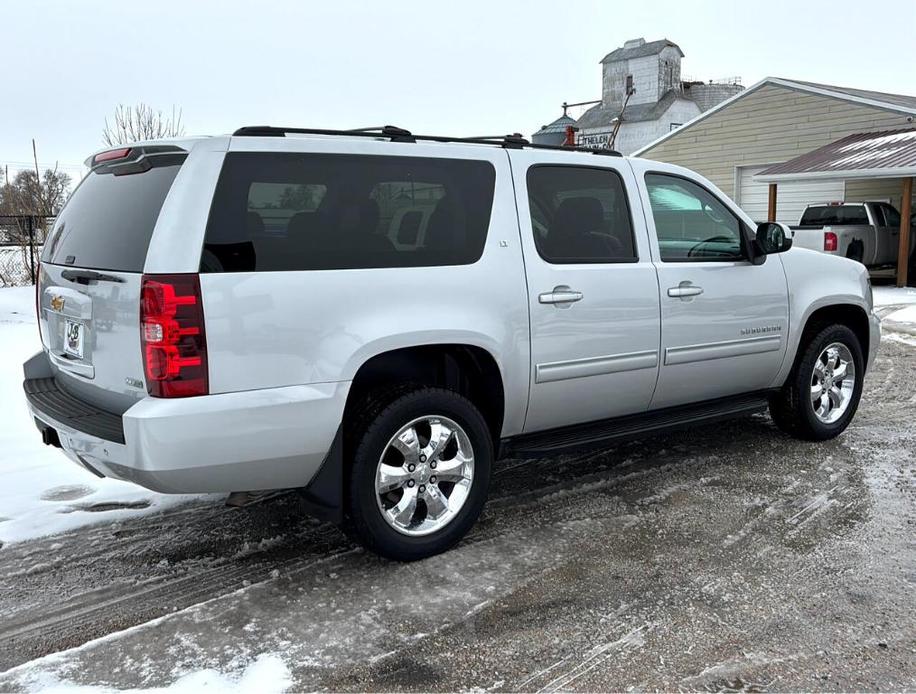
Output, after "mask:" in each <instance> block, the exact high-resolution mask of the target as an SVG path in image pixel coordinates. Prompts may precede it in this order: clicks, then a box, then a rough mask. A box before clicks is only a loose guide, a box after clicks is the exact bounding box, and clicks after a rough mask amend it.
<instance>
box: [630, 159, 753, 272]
mask: <svg viewBox="0 0 916 694" xmlns="http://www.w3.org/2000/svg"><path fill="white" fill-rule="evenodd" d="M646 187H647V189H648V192H649V202H650V203H651V206H652V217H653V219H654V220H655V232H656V234H657V236H658V248H659V253H660V255H661V259H662V260H663V261H667V262H690V261H694V262H700V261H710V260H712V261H716V260H723V261H724V260H741V259H742V258H743V257H744V240H743V236H742V234H743V231H742V225H741V221H740V220H739V219H738V217H736V216H735V214H734V213H733V212H732V211H731V210H730V209H728V207H726V206H725V204H724V203H722V202H721V201H720V200H719V199H718V198H717V197H715V196H714V195H713V194H712V193H710V192H709V191H708V190H706V189H705V188H703V187H702V186H700V185H698V184H696V183H694V182H693V181H689V180H687V179H685V178H681V177H679V176H671V175H667V174H654V173H650V174H646Z"/></svg>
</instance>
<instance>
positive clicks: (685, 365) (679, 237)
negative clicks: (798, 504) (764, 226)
mask: <svg viewBox="0 0 916 694" xmlns="http://www.w3.org/2000/svg"><path fill="white" fill-rule="evenodd" d="M645 164H646V163H644V162H639V163H638V164H637V163H636V162H634V167H638V166H645ZM649 164H650V163H649ZM637 172H638V173H637V175H642V176H644V178H645V182H646V186H645V192H644V204H645V207H646V211H647V213H648V212H650V211H651V214H647V217H648V218H649V220H650V223H651V224H652V225H653V226H654V228H655V235H654V237H655V238H657V245H656V246H655V251H656V258H657V262H656V266H657V269H658V281H659V293H660V299H661V317H662V340H661V362H662V364H661V368H660V372H659V379H658V386H657V388H656V391H655V396H654V397H653V399H652V404H651V408H652V409H657V408H662V407H670V406H673V405H681V404H684V403H690V402H699V401H702V400H710V399H714V398H720V397H725V396H729V395H736V394H740V393H747V392H752V391H757V390H763V389H766V388H769V387H771V386H772V385H773V380H774V378H775V377H776V375H777V373H778V372H779V369H780V367H781V366H782V361H783V357H784V355H785V351H786V339H787V337H788V335H787V333H788V317H789V315H788V310H789V309H788V290H787V285H786V277H785V272H784V271H783V268H782V262H781V260H780V259H779V257H777V256H770V257H768V258H766V259H765V262H764V263H763V264H761V265H754V264H753V263H751V262H750V260H749V259H748V245H749V244H748V238H749V236H748V235H749V234H750V231H749V229H748V228H747V225H746V223H745V222H744V221H742V219H741V218H740V217H739V215H738V214H737V212H735V211H734V210H733V209H732V208H731V207H730V206H729V205H727V204H726V203H725V202H723V200H721V199H720V198H719V197H718V196H717V195H716V194H714V193H713V192H711V190H710V189H707V188H706V187H704V186H701V185H700V184H699V183H698V182H695V181H692V180H690V179H687V178H684V177H681V176H679V175H676V174H673V173H660V172H652V171H639V169H638V168H637Z"/></svg>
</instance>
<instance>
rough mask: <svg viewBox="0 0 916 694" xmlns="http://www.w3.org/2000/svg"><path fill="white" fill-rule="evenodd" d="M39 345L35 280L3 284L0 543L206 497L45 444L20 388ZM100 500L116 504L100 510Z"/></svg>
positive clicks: (0, 294) (0, 307)
mask: <svg viewBox="0 0 916 694" xmlns="http://www.w3.org/2000/svg"><path fill="white" fill-rule="evenodd" d="M40 349H41V344H40V342H39V337H38V327H37V325H36V321H35V289H34V287H12V288H2V289H0V394H2V397H0V478H2V479H3V485H2V486H0V543H10V542H18V541H22V540H27V539H30V538H34V537H40V536H43V535H50V534H53V533H59V532H63V531H66V530H71V529H73V528H77V527H80V526H84V525H88V524H91V523H99V522H106V521H112V520H121V519H124V518H127V517H132V516H136V515H138V514H140V513H150V512H153V511H157V510H159V509H161V508H163V507H165V506H172V505H175V504H178V503H183V502H187V501H189V500H191V499H199V498H201V497H194V496H170V495H161V494H155V493H153V492H150V491H147V490H145V489H142V488H140V487H137V486H135V485H132V484H128V483H126V482H117V481H115V480H108V479H99V478H97V477H96V476H95V475H93V474H91V473H89V472H87V471H86V470H84V469H83V468H81V467H80V466H78V465H77V464H76V463H73V462H71V461H70V460H69V459H68V458H66V457H65V456H64V454H63V453H62V452H61V451H60V450H58V449H56V448H51V447H50V446H45V445H44V444H42V442H41V436H40V434H39V433H38V430H37V429H36V428H35V424H34V422H33V421H32V419H31V418H30V417H29V413H28V410H27V409H26V404H25V396H24V394H23V391H22V379H23V376H22V362H24V361H25V360H26V359H28V358H29V357H30V356H32V355H33V354H34V353H35V352H37V351H39V350H40ZM209 498H211V499H213V500H214V501H216V500H217V499H218V497H209ZM100 504H105V505H106V506H105V507H104V508H111V507H110V506H108V505H109V504H111V505H113V506H114V508H111V510H97V508H98V505H100ZM94 507H95V508H94Z"/></svg>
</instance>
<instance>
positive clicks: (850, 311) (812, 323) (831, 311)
mask: <svg viewBox="0 0 916 694" xmlns="http://www.w3.org/2000/svg"><path fill="white" fill-rule="evenodd" d="M834 324H839V325H845V326H846V327H847V328H849V329H850V330H852V332H854V333H855V335H856V337H857V338H859V344H860V345H862V354H863V355H864V356H865V357H866V359H867V356H868V349H869V344H868V342H869V339H870V333H869V329H868V316H867V315H866V313H865V311H864V310H863V309H862V308H860V307H859V306H854V305H852V304H837V305H835V306H825V307H823V308H819V309H818V310H817V311H815V312H814V313H812V314H811V315H810V316H808V322H807V323H805V329H804V331H803V332H802V340H801V342H800V343H799V347H801V345H802V344H804V343H805V340H808V339H811V337H812V336H813V334H814V333H816V332H818V331H819V330H821V329H822V328H823V327H824V326H826V325H834ZM798 351H799V352H801V349H799V350H798Z"/></svg>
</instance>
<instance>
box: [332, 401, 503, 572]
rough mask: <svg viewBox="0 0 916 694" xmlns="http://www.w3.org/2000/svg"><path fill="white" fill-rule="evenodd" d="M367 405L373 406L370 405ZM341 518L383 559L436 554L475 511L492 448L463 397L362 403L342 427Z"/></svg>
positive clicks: (472, 520) (467, 525) (449, 543)
mask: <svg viewBox="0 0 916 694" xmlns="http://www.w3.org/2000/svg"><path fill="white" fill-rule="evenodd" d="M373 403H374V404H373ZM349 439H350V441H351V450H352V451H353V454H352V455H353V466H352V470H351V475H350V485H349V490H348V495H347V497H348V517H349V521H350V525H351V529H352V530H353V531H354V532H355V534H356V536H357V538H358V539H359V540H360V541H361V542H362V543H363V544H364V545H365V546H366V547H367V548H369V549H371V550H372V551H374V552H376V553H378V554H381V555H382V556H385V557H388V558H390V559H397V560H401V561H411V560H414V559H422V558H424V557H428V556H431V555H433V554H438V553H439V552H443V551H445V550H447V549H449V548H450V547H452V546H453V545H454V544H455V543H457V542H458V541H459V540H460V539H461V538H462V537H464V535H465V534H466V533H467V532H468V530H470V529H471V527H472V526H473V525H474V523H475V522H476V520H477V518H478V517H479V515H480V512H481V510H482V509H483V505H484V502H485V501H486V495H487V488H488V486H489V481H490V466H491V462H492V459H493V443H492V440H491V437H490V431H489V429H488V427H487V424H486V422H485V421H484V418H483V416H482V415H481V414H480V412H479V411H478V410H477V408H476V407H475V406H474V405H473V404H472V403H471V402H470V401H469V400H467V399H466V398H464V397H463V396H461V395H458V394H457V393H454V392H452V391H449V390H445V389H441V388H420V389H417V390H412V391H409V392H406V393H402V394H399V395H395V396H394V397H393V398H392V399H390V400H389V401H388V402H387V403H385V402H384V401H383V403H381V404H380V403H379V402H378V398H377V397H376V398H370V399H369V400H367V402H366V405H365V407H364V408H363V409H362V411H361V413H360V414H358V415H357V416H356V417H354V419H353V422H352V424H351V428H350V436H349Z"/></svg>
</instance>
